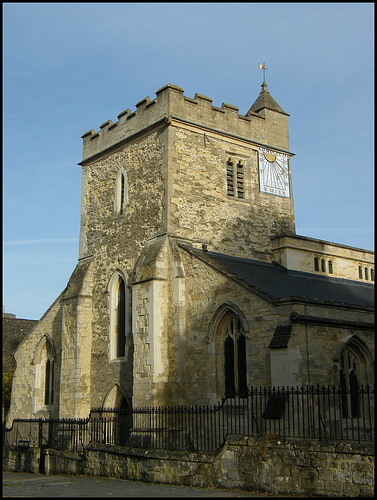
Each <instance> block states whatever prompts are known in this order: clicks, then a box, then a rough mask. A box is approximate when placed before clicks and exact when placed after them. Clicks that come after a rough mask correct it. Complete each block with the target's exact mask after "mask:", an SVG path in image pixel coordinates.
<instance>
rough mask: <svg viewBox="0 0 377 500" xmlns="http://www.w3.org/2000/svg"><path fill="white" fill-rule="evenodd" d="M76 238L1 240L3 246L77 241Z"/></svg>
mask: <svg viewBox="0 0 377 500" xmlns="http://www.w3.org/2000/svg"><path fill="white" fill-rule="evenodd" d="M78 242H79V239H78V238H50V239H45V240H10V241H3V246H26V245H50V244H52V245H54V244H59V243H78Z"/></svg>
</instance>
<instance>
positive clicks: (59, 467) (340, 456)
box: [4, 436, 374, 497]
mask: <svg viewBox="0 0 377 500" xmlns="http://www.w3.org/2000/svg"><path fill="white" fill-rule="evenodd" d="M20 453H21V452H20V450H19V449H18V450H17V449H16V447H13V449H12V450H10V454H9V455H8V459H7V460H6V461H5V464H4V465H5V467H4V469H5V470H14V471H17V470H24V471H26V470H25V464H27V463H29V464H30V470H28V471H26V472H36V471H37V464H36V462H35V459H34V460H32V457H34V456H37V455H36V452H35V450H34V451H33V449H30V450H29V453H30V456H29V458H28V457H27V456H26V455H25V452H23V453H24V455H25V456H24V458H23V460H21V461H20V458H19V457H20V456H21V455H20ZM44 467H45V472H46V473H47V474H86V475H94V476H107V477H117V478H121V479H127V480H130V481H144V482H159V483H165V484H178V485H189V486H201V487H216V488H229V489H231V488H240V489H243V490H246V491H253V492H259V493H265V494H268V493H272V494H277V495H279V494H284V495H308V496H334V497H336V496H349V497H357V496H373V492H374V446H373V444H358V443H352V444H351V443H343V442H333V443H326V442H321V441H304V440H285V441H283V440H279V439H278V438H276V437H274V436H265V437H261V438H258V437H236V436H230V437H229V438H228V440H227V442H226V444H225V445H224V446H223V448H222V449H221V450H220V451H219V452H217V453H216V452H213V453H209V452H207V453H204V452H202V453H195V452H177V451H175V452H174V451H161V450H141V449H130V448H122V447H115V446H111V447H110V446H106V445H91V446H88V447H87V449H86V452H85V454H81V455H80V454H72V453H63V452H59V451H56V450H46V451H45V456H44Z"/></svg>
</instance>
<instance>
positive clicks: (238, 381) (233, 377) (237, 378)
mask: <svg viewBox="0 0 377 500" xmlns="http://www.w3.org/2000/svg"><path fill="white" fill-rule="evenodd" d="M224 375H225V396H226V397H230V398H233V397H235V396H236V395H239V396H243V395H246V393H247V373H246V339H245V335H244V333H243V331H242V326H241V321H240V319H239V318H238V317H237V315H236V314H234V313H233V314H231V315H230V316H229V318H228V320H227V323H226V324H225V329H224Z"/></svg>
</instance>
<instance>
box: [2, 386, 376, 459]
mask: <svg viewBox="0 0 377 500" xmlns="http://www.w3.org/2000/svg"><path fill="white" fill-rule="evenodd" d="M267 433H272V434H275V435H276V436H280V437H281V438H308V439H319V440H342V441H358V442H362V441H366V442H374V386H366V387H363V386H361V387H360V388H359V389H358V390H357V391H351V390H348V389H344V388H341V387H335V386H322V387H320V386H317V387H314V386H310V387H309V386H308V387H296V388H294V387H290V388H251V389H250V390H249V391H248V392H247V394H242V395H238V396H237V397H233V398H226V399H223V400H222V401H221V402H220V403H219V404H217V405H213V406H201V405H191V406H164V407H147V408H145V407H144V408H133V409H130V410H119V409H103V408H101V409H95V410H92V411H91V412H90V415H89V417H88V418H86V419H15V420H14V421H13V424H12V427H11V429H6V431H5V442H6V443H7V444H22V443H27V444H29V445H31V446H40V447H49V448H55V449H59V450H67V451H75V452H77V451H82V450H84V448H85V447H86V446H87V445H88V444H89V443H103V444H108V445H121V446H131V447H137V448H144V449H169V450H197V451H204V450H216V449H218V448H219V447H220V446H222V444H223V443H224V441H225V438H226V436H227V435H231V434H233V435H265V434H267Z"/></svg>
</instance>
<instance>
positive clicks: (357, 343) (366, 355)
mask: <svg viewBox="0 0 377 500" xmlns="http://www.w3.org/2000/svg"><path fill="white" fill-rule="evenodd" d="M371 360H372V356H371V354H370V352H369V350H368V349H367V347H366V346H365V345H364V343H363V342H362V341H361V340H359V339H358V338H357V337H354V338H352V339H351V340H350V341H349V342H348V343H347V344H346V346H345V347H344V348H343V350H342V352H341V355H340V370H339V374H340V387H341V394H342V414H343V417H344V418H347V417H352V418H358V417H359V416H360V395H359V389H360V385H364V386H366V385H367V384H368V383H370V379H371V368H372V367H371V364H372V361H371Z"/></svg>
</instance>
